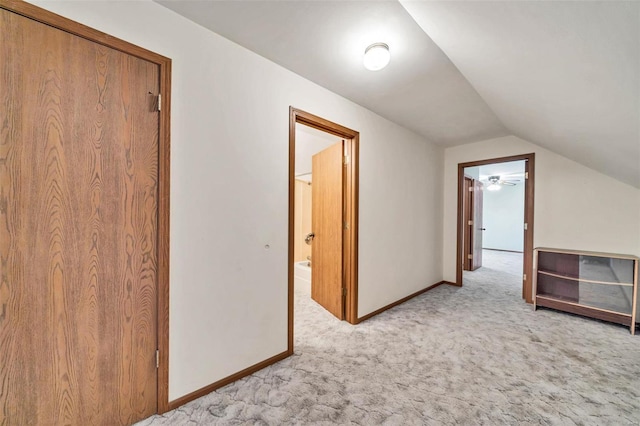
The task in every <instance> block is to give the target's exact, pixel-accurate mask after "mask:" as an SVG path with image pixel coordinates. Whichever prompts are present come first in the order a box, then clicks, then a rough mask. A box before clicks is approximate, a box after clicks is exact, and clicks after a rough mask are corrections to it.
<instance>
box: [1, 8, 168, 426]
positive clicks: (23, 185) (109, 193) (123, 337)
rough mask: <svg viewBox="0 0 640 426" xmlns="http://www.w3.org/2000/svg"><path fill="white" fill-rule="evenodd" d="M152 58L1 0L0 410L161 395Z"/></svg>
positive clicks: (135, 410) (99, 414) (137, 400)
mask: <svg viewBox="0 0 640 426" xmlns="http://www.w3.org/2000/svg"><path fill="white" fill-rule="evenodd" d="M158 90H159V68H158V65H157V64H153V63H150V62H147V61H145V60H143V59H140V58H137V57H134V56H131V55H127V54H125V53H123V52H120V51H118V50H115V49H111V48H108V47H106V46H103V45H100V44H97V43H94V42H91V41H89V40H86V39H84V38H81V37H79V36H75V35H73V34H70V33H68V32H65V31H61V30H58V29H55V28H53V27H50V26H47V25H45V24H42V23H39V22H36V21H35V20H31V19H28V18H26V17H23V16H20V15H18V14H15V13H12V12H8V11H6V10H4V9H0V103H1V104H2V107H1V108H0V123H3V124H2V126H1V129H0V259H1V263H0V276H1V277H2V279H1V280H0V424H8V425H27V424H28V425H34V424H41V425H63V424H73V425H92V424H109V425H117V424H131V423H135V422H136V421H138V420H141V419H143V418H146V417H148V416H149V415H151V414H153V413H155V412H156V409H157V370H156V348H157V266H158V258H157V238H158V234H157V232H158V228H157V217H158V207H157V206H158V125H159V113H158V112H157V109H156V107H155V106H156V98H157V94H158Z"/></svg>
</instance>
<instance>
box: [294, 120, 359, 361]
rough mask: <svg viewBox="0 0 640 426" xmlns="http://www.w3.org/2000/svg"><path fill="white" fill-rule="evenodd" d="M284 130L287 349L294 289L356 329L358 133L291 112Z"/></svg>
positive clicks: (325, 121)
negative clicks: (286, 138)
mask: <svg viewBox="0 0 640 426" xmlns="http://www.w3.org/2000/svg"><path fill="white" fill-rule="evenodd" d="M289 124H290V126H289V155H290V156H289V259H288V261H289V308H288V309H289V344H290V349H291V348H292V347H293V346H292V345H293V310H294V304H293V300H294V291H295V289H296V286H298V289H300V287H301V286H304V287H308V289H303V290H305V291H308V293H309V295H310V297H311V298H312V299H313V300H314V301H315V302H316V303H318V304H319V305H320V306H322V307H323V308H324V309H326V310H327V311H329V312H330V313H331V314H332V315H333V316H335V317H336V318H338V319H340V320H347V321H348V322H350V323H352V324H355V323H356V319H357V253H358V250H357V231H358V223H357V218H358V214H357V211H358V209H357V206H358V197H357V194H358V141H359V133H358V132H356V131H354V130H351V129H348V128H346V127H343V126H340V125H338V124H336V123H332V122H330V121H327V120H324V119H322V118H320V117H317V116H314V115H312V114H309V113H306V112H304V111H301V110H298V109H295V108H290V123H289Z"/></svg>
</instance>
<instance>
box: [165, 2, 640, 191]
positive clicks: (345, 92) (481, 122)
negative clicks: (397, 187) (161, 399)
mask: <svg viewBox="0 0 640 426" xmlns="http://www.w3.org/2000/svg"><path fill="white" fill-rule="evenodd" d="M156 1H157V2H158V3H160V4H162V5H164V6H166V7H168V8H169V9H172V10H174V11H175V12H177V13H179V14H181V15H183V16H185V17H186V18H188V19H191V20H192V21H194V22H196V23H198V24H200V25H202V26H204V27H206V28H209V29H211V30H212V31H214V32H216V33H218V34H221V35H222V36H224V37H226V38H228V39H230V40H232V41H234V42H236V43H238V44H240V45H242V46H244V47H246V48H248V49H250V50H252V51H254V52H256V53H258V54H259V55H262V56H264V57H266V58H267V59H270V60H272V61H273V62H276V63H278V64H280V65H282V66H284V67H285V68H288V69H290V70H291V71H293V72H295V73H298V74H300V75H301V76H303V77H305V78H307V79H309V80H311V81H313V82H315V83H317V84H319V85H321V86H323V87H326V88H327V89H329V90H331V91H333V92H335V93H338V94H340V95H342V96H344V97H346V98H348V99H351V100H352V101H354V102H356V103H358V104H360V105H362V106H364V107H366V108H368V109H370V110H372V111H374V112H377V113H378V114H380V115H382V116H384V117H386V118H388V119H390V120H392V121H395V122H396V123H398V124H400V125H403V126H405V127H407V128H409V129H411V130H413V131H415V132H416V133H418V134H421V135H423V136H424V137H425V138H427V139H428V140H430V141H432V142H435V143H438V144H442V145H447V146H451V145H458V144H464V143H468V142H475V141H480V140H484V139H489V138H494V137H499V136H505V135H507V134H514V135H516V136H519V137H521V138H523V139H526V140H528V141H531V142H533V143H536V144H538V145H540V146H543V147H545V148H547V149H549V150H551V151H554V152H556V153H559V154H561V155H564V156H566V157H568V158H571V159H573V160H575V161H577V162H579V163H582V164H584V165H586V166H588V167H591V168H593V169H595V170H598V171H600V172H602V173H605V174H607V175H609V176H612V177H614V178H616V179H618V180H620V181H623V182H626V183H628V184H631V185H633V186H636V187H638V188H640V3H639V2H631V1H629V2H622V1H615V0H614V1H605V2H591V1H567V2H564V1H495V2H485V1H415V2H414V1H406V0H402V2H401V3H399V2H397V1H396V0H393V1H368V0H362V1H273V0H264V1H198V0H181V1H167V0H162V1H158V0H156ZM379 41H384V42H386V43H388V44H389V46H390V50H391V54H392V59H391V63H390V65H389V66H388V67H387V68H385V69H383V70H381V71H376V72H371V71H367V70H365V69H364V68H363V66H362V54H363V52H364V49H365V47H366V46H368V45H369V44H371V43H374V42H379Z"/></svg>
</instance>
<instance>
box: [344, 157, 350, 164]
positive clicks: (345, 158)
mask: <svg viewBox="0 0 640 426" xmlns="http://www.w3.org/2000/svg"><path fill="white" fill-rule="evenodd" d="M344 164H349V156H348V155H345V156H344Z"/></svg>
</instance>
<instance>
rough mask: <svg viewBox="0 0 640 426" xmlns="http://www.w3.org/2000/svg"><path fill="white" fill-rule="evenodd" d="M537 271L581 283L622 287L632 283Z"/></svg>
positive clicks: (631, 285)
mask: <svg viewBox="0 0 640 426" xmlns="http://www.w3.org/2000/svg"><path fill="white" fill-rule="evenodd" d="M538 273H539V274H543V275H549V276H551V277H556V278H562V279H565V280H571V281H580V282H583V283H591V284H603V285H621V286H623V287H633V283H619V282H613V281H599V280H590V279H587V278H580V277H572V276H569V275H562V274H554V273H553V272H549V271H542V270H538Z"/></svg>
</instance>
